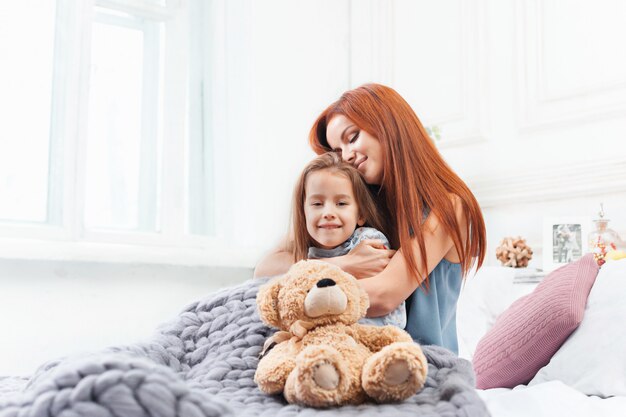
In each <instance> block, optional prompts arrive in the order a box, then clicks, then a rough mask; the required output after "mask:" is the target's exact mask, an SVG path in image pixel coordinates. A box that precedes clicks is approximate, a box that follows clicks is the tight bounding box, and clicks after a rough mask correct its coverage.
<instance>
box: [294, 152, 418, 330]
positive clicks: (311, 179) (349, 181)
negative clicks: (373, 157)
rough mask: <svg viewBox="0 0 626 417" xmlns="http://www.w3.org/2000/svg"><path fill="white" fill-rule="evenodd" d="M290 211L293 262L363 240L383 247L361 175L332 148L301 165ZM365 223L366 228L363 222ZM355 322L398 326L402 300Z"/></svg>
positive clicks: (341, 252) (340, 251)
mask: <svg viewBox="0 0 626 417" xmlns="http://www.w3.org/2000/svg"><path fill="white" fill-rule="evenodd" d="M292 216H293V231H294V241H293V250H292V253H293V256H294V260H295V261H296V262H297V261H299V260H302V259H320V258H334V257H337V256H342V255H345V254H347V253H348V252H350V250H352V248H354V247H355V246H357V245H358V244H359V243H360V242H362V241H364V240H365V239H372V240H374V239H375V240H378V241H379V242H372V243H374V244H375V245H376V246H378V247H380V248H384V247H386V248H388V247H389V241H388V240H387V238H386V237H385V235H384V234H383V233H382V232H380V231H379V229H381V228H382V227H381V220H380V217H379V214H378V212H377V210H376V205H375V204H374V201H373V199H372V197H371V195H370V192H369V190H368V189H367V186H366V184H365V182H364V181H363V179H362V178H361V175H360V174H359V172H358V171H357V170H356V169H355V168H354V167H353V166H351V165H349V164H347V163H345V162H342V160H341V157H340V156H338V155H337V154H336V153H333V152H329V153H326V154H323V155H321V156H319V157H317V158H315V159H314V160H313V161H311V162H310V163H309V164H308V165H307V166H306V167H305V168H304V170H303V172H302V174H301V175H300V178H299V179H298V182H297V183H296V187H295V191H294V198H293V215H292ZM365 224H367V225H369V226H372V227H363V226H364V225H365ZM361 323H363V324H373V325H381V326H382V325H386V324H391V325H394V326H398V327H400V328H402V329H404V327H405V325H406V310H405V306H404V303H401V304H400V305H399V306H398V307H397V308H396V309H395V310H393V311H392V312H391V313H389V314H387V315H385V316H382V317H375V318H364V319H362V320H361Z"/></svg>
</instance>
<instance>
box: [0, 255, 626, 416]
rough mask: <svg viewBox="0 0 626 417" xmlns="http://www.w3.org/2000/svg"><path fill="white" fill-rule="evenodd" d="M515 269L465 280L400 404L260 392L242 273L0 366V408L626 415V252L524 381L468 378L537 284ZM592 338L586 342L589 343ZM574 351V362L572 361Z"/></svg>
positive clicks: (100, 412)
mask: <svg viewBox="0 0 626 417" xmlns="http://www.w3.org/2000/svg"><path fill="white" fill-rule="evenodd" d="M514 272H515V271H514V270H512V269H508V268H498V267H485V268H483V269H482V270H481V271H480V272H479V273H478V274H477V275H476V276H474V277H472V278H470V279H469V280H468V281H467V282H466V284H465V286H464V288H463V292H462V295H461V299H460V300H459V310H458V331H459V348H460V356H461V357H460V358H457V357H455V356H454V355H452V354H451V353H450V352H447V351H446V350H444V349H441V348H436V347H428V346H426V347H424V351H425V354H426V355H427V357H428V360H429V378H428V381H427V384H426V389H424V390H423V391H422V392H421V393H419V394H418V395H415V396H414V397H412V398H410V399H409V400H407V401H406V402H404V403H401V404H387V405H376V404H364V405H362V406H358V407H353V406H351V407H343V408H341V409H330V410H314V409H307V408H301V407H297V406H293V405H288V404H286V403H285V402H284V400H283V399H282V398H280V397H278V396H266V395H263V394H262V393H260V392H259V391H258V389H257V388H256V386H255V384H254V382H253V381H252V375H253V373H254V369H255V366H256V363H257V360H258V359H257V355H258V353H259V351H260V349H261V345H262V343H263V341H264V340H265V338H266V337H267V336H268V335H269V334H271V332H272V330H271V329H268V328H267V327H266V326H264V325H263V324H262V323H261V322H260V321H259V319H258V316H257V315H256V312H255V297H256V291H257V289H258V285H259V284H261V283H262V282H264V281H263V280H250V281H247V282H245V283H243V284H241V285H238V286H234V287H231V288H227V289H224V290H221V291H219V292H218V293H216V294H212V295H210V296H207V297H204V298H203V299H201V300H199V301H198V302H196V303H193V304H192V305H190V306H188V307H187V308H185V309H184V310H183V311H182V312H181V314H180V315H179V316H177V317H176V318H174V319H173V320H172V321H171V322H169V323H166V324H164V325H163V326H161V327H160V328H159V329H158V331H157V332H156V334H155V336H154V337H153V338H152V339H150V340H147V341H145V342H144V343H140V344H135V345H129V346H116V347H112V348H109V349H106V350H104V351H102V352H95V353H93V354H88V355H83V356H80V357H70V358H64V359H56V360H52V361H51V362H49V363H47V364H44V365H42V367H41V368H40V369H39V370H38V371H37V372H36V373H35V375H33V376H32V377H31V378H20V377H12V376H4V377H2V376H0V417H8V416H18V415H19V416H22V415H37V416H38V415H42V416H152V415H154V416H227V415H238V416H239V415H250V416H252V415H267V416H270V415H271V416H285V415H337V414H340V415H341V414H346V415H357V414H358V415H362V416H366V415H414V416H415V415H418V416H466V417H470V416H488V415H492V416H494V417H517V416H532V417H543V416H546V417H548V416H550V417H553V416H568V417H577V416H616V417H617V416H624V415H626V392H625V391H626V389H625V388H624V386H625V384H626V367H625V366H624V363H625V361H626V336H625V335H624V334H622V332H621V327H622V326H623V323H624V322H625V321H626V310H625V309H624V308H622V307H621V304H622V303H621V299H620V296H621V295H623V294H626V261H616V262H614V263H611V264H607V265H605V266H604V267H603V268H602V270H601V271H600V272H599V273H598V274H597V279H596V283H595V285H594V286H593V288H592V289H591V292H590V294H589V302H588V303H585V316H584V319H583V320H582V323H580V326H579V327H578V328H577V329H576V330H575V331H574V333H572V334H571V336H570V337H568V338H567V340H566V341H565V343H563V346H562V347H561V348H560V349H559V350H558V351H557V352H556V353H555V354H554V360H553V361H551V362H550V364H549V365H547V366H546V367H545V368H542V369H541V371H540V372H538V374H537V376H536V377H534V378H533V379H532V380H531V381H529V383H526V384H519V385H517V386H515V387H513V388H491V389H475V388H474V384H475V381H474V374H473V371H472V364H471V362H470V361H471V360H475V355H476V352H477V347H480V341H481V340H484V336H485V335H486V334H488V333H489V332H490V331H492V329H493V328H495V327H496V326H497V320H496V318H497V317H502V316H503V314H502V313H503V312H505V311H508V310H510V309H511V306H512V305H514V304H515V302H516V300H520V299H522V298H524V297H525V296H527V295H528V294H531V293H534V292H535V290H536V285H535V284H528V283H526V284H518V283H514V281H515V279H514V278H515V277H514V275H515V273H514ZM607 315H609V316H610V317H611V320H606V318H607ZM598 323H602V324H598ZM601 335H604V336H605V337H604V338H602V337H600V336H601ZM606 335H611V337H610V338H607V337H606ZM589 339H591V341H592V342H595V343H594V346H593V347H592V348H589V346H588V343H589V342H590V340H589ZM590 349H591V350H590ZM576 355H579V356H578V358H579V359H578V360H577V362H576V364H577V366H571V360H572V358H573V357H574V358H576V357H577V356H576ZM580 355H585V356H583V357H584V358H585V360H581V359H580ZM572 369H575V372H572V371H571V370H572ZM590 392H593V393H594V395H587V394H588V393H590Z"/></svg>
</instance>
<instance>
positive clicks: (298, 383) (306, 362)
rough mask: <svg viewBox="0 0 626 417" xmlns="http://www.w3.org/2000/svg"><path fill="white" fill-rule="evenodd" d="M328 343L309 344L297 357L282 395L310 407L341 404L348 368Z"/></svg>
mask: <svg viewBox="0 0 626 417" xmlns="http://www.w3.org/2000/svg"><path fill="white" fill-rule="evenodd" d="M344 362H345V361H344V360H342V357H341V354H340V353H339V352H338V351H337V350H336V349H334V348H332V347H330V346H308V347H307V348H305V349H304V350H303V351H302V352H300V354H299V355H298V356H297V358H296V368H295V369H294V370H293V372H292V373H291V375H290V376H289V378H288V379H287V386H286V387H285V388H286V390H285V398H286V399H287V401H289V402H290V403H300V404H304V405H308V406H313V407H328V406H332V405H338V404H341V403H342V402H343V401H344V398H345V396H346V393H347V392H348V390H349V388H350V381H351V378H350V370H349V369H348V368H347V367H346V366H345V364H344Z"/></svg>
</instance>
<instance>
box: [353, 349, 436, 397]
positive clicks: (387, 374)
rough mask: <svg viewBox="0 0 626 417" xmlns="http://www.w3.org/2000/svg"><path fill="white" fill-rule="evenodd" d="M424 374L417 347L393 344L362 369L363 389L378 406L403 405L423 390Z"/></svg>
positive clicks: (425, 364)
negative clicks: (379, 403)
mask: <svg viewBox="0 0 626 417" xmlns="http://www.w3.org/2000/svg"><path fill="white" fill-rule="evenodd" d="M427 370H428V363H427V362H426V358H425V357H424V354H423V353H422V349H420V347H419V345H417V344H415V343H412V342H403V343H393V344H391V345H389V346H386V347H384V348H383V349H381V350H380V351H379V352H377V353H375V354H373V355H372V356H371V357H370V358H369V359H368V360H367V362H366V363H365V365H364V366H363V373H362V384H363V389H364V390H365V392H366V393H367V395H368V396H370V397H371V398H372V399H373V400H375V401H378V402H386V401H402V400H405V399H407V398H409V397H410V396H412V395H413V394H415V393H417V392H418V391H419V390H420V389H421V388H422V387H423V386H424V382H425V381H426V373H427Z"/></svg>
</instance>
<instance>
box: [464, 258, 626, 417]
mask: <svg viewBox="0 0 626 417" xmlns="http://www.w3.org/2000/svg"><path fill="white" fill-rule="evenodd" d="M515 275H516V271H515V270H514V269H511V268H505V267H484V268H482V269H481V270H480V271H479V273H478V274H476V276H474V277H472V278H470V279H469V280H467V281H466V283H465V286H464V288H463V291H462V293H461V297H460V299H459V305H458V318H457V323H458V333H459V355H460V356H461V357H465V358H466V359H468V360H474V359H475V358H474V354H475V353H476V348H477V345H478V344H479V341H480V340H481V339H482V338H484V336H485V334H486V333H488V331H490V330H491V329H492V328H493V326H494V325H495V323H496V321H497V319H498V317H501V316H502V314H503V313H504V312H505V311H507V310H509V309H511V305H512V304H514V302H516V301H518V300H520V299H523V298H524V297H526V296H530V294H531V293H533V292H534V291H535V289H536V287H537V283H529V282H524V281H523V280H520V281H518V280H516V277H515ZM625 294H626V261H624V260H622V261H614V262H608V263H607V264H605V265H604V266H603V267H602V268H601V269H600V271H599V272H598V274H597V277H596V278H595V282H594V284H593V287H592V288H591V291H590V292H589V295H588V299H587V302H586V303H585V305H584V315H583V317H582V321H581V323H580V325H579V326H577V328H576V330H574V332H573V333H572V334H571V335H570V336H569V337H568V338H567V339H566V340H565V342H564V343H563V344H562V345H561V346H560V347H558V349H557V351H556V352H555V353H554V354H553V355H552V356H551V358H550V359H549V363H548V364H547V365H545V366H543V367H542V368H541V369H540V370H539V371H538V372H537V374H536V375H535V376H534V377H533V378H532V379H531V380H530V381H529V382H528V383H524V384H518V385H516V386H514V387H512V388H490V389H477V392H478V394H479V396H480V398H481V399H483V400H484V401H485V403H486V405H487V408H488V409H489V411H490V413H491V414H492V415H493V416H495V417H522V416H524V417H527V416H532V417H548V416H550V417H554V416H567V417H578V416H581V417H582V416H594V417H595V416H601V417H604V416H606V417H613V416H614V417H618V416H626V336H625V335H624V331H623V328H624V323H626V307H625V303H624V302H623V297H624V295H625ZM542 314H545V311H544V312H542Z"/></svg>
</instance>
